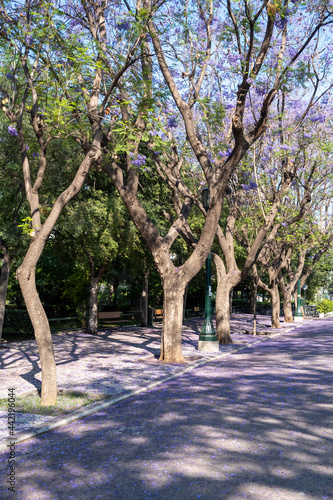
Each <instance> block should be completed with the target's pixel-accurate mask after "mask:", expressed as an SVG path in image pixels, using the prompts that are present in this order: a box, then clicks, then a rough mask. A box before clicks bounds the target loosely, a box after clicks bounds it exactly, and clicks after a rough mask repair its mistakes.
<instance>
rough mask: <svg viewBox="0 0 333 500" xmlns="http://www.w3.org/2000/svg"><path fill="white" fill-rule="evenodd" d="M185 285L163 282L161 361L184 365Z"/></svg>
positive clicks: (170, 280) (172, 281)
mask: <svg viewBox="0 0 333 500" xmlns="http://www.w3.org/2000/svg"><path fill="white" fill-rule="evenodd" d="M184 292H185V285H180V284H179V283H178V280H173V279H170V278H169V279H164V280H163V293H164V297H163V327H162V339H161V355H160V361H164V362H166V363H184V362H185V359H184V356H183V353H182V326H183V302H184Z"/></svg>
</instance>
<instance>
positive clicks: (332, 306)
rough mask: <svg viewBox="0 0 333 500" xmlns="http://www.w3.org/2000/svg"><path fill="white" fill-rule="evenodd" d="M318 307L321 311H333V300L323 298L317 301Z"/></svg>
mask: <svg viewBox="0 0 333 500" xmlns="http://www.w3.org/2000/svg"><path fill="white" fill-rule="evenodd" d="M316 309H317V311H318V312H319V313H325V314H326V313H329V312H333V301H332V300H328V299H322V300H320V301H319V302H317V303H316Z"/></svg>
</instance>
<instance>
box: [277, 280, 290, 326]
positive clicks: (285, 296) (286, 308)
mask: <svg viewBox="0 0 333 500" xmlns="http://www.w3.org/2000/svg"><path fill="white" fill-rule="evenodd" d="M278 277H279V283H280V290H281V293H282V301H283V315H284V321H285V323H293V322H294V317H293V311H292V308H291V292H290V287H289V286H286V284H285V282H284V279H283V275H282V272H280V273H279V276H278Z"/></svg>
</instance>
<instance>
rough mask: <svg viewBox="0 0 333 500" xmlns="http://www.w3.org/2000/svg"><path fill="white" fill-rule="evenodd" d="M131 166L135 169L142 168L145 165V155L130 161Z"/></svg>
mask: <svg viewBox="0 0 333 500" xmlns="http://www.w3.org/2000/svg"><path fill="white" fill-rule="evenodd" d="M131 162H132V165H134V166H135V167H142V166H143V165H144V164H145V163H146V156H145V155H138V156H137V157H136V159H135V160H131Z"/></svg>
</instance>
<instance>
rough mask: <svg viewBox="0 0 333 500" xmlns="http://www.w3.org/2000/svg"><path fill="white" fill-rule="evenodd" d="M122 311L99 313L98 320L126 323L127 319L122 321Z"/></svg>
mask: <svg viewBox="0 0 333 500" xmlns="http://www.w3.org/2000/svg"><path fill="white" fill-rule="evenodd" d="M121 316H122V313H121V312H120V311H102V312H99V313H98V319H102V320H103V321H105V320H106V321H108V322H109V323H126V321H128V320H126V319H122V317H121Z"/></svg>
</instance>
